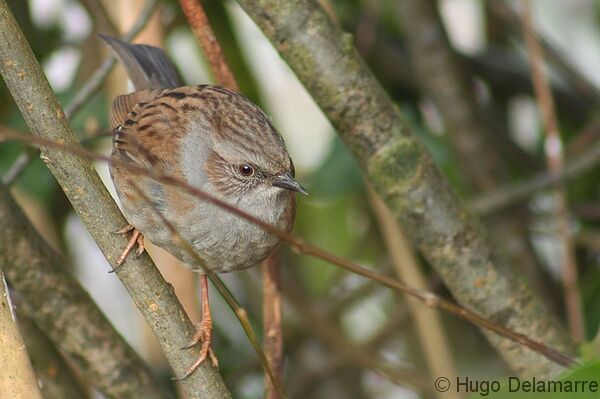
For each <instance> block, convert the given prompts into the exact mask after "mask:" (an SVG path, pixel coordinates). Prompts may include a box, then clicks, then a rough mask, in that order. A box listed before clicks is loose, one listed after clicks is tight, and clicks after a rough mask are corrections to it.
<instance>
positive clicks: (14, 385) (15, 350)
mask: <svg viewBox="0 0 600 399" xmlns="http://www.w3.org/2000/svg"><path fill="white" fill-rule="evenodd" d="M0 364H1V365H2V372H1V373H0V397H1V398H15V399H42V394H41V392H40V388H39V386H38V383H37V378H36V377H35V373H34V372H33V368H32V367H31V361H30V360H29V355H28V354H27V348H26V347H25V345H24V344H23V337H21V333H20V332H19V328H18V327H17V320H16V315H15V313H14V309H13V307H12V304H11V303H10V296H9V294H8V286H7V285H6V280H5V279H4V273H3V272H2V270H1V269H0Z"/></svg>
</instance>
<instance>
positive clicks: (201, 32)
mask: <svg viewBox="0 0 600 399" xmlns="http://www.w3.org/2000/svg"><path fill="white" fill-rule="evenodd" d="M179 2H180V3H181V8H182V9H183V12H184V14H185V17H186V18H187V20H188V22H189V24H190V27H191V28H192V30H193V31H194V34H195V35H196V38H197V39H198V42H199V43H200V46H201V47H202V49H203V50H204V54H205V55H206V59H207V60H208V63H209V65H210V67H211V69H212V71H213V73H214V75H215V79H216V80H217V82H218V83H219V84H220V85H222V86H224V87H227V88H228V89H231V90H235V91H239V89H238V85H237V82H236V81H235V78H234V77H233V73H231V69H230V68H229V65H227V61H225V57H224V56H223V51H222V50H221V46H219V42H218V41H217V38H216V37H215V33H214V32H213V30H212V28H211V27H210V23H209V22H208V18H207V17H206V13H205V12H204V9H203V8H202V5H201V4H200V0H179Z"/></svg>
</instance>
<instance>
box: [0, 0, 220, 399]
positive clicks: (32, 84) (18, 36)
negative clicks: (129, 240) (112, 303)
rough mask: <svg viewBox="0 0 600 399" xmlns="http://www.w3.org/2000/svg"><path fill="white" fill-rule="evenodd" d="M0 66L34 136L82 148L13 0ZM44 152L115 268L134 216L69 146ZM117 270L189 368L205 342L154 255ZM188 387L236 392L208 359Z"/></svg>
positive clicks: (3, 24)
mask: <svg viewBox="0 0 600 399" xmlns="http://www.w3.org/2000/svg"><path fill="white" fill-rule="evenodd" d="M0 73H1V74H2V77H3V78H4V81H5V83H6V86H7V87H8V89H9V91H10V92H11V94H12V96H13V98H14V100H15V102H16V104H17V106H18V107H19V110H20V111H21V114H22V115H23V119H24V120H25V122H26V123H27V126H28V127H29V129H30V131H31V133H32V135H31V136H29V137H30V138H33V137H39V138H42V137H43V138H46V139H50V141H51V140H56V141H58V142H60V143H68V144H69V145H73V146H74V147H79V148H80V149H81V147H80V146H79V143H78V140H77V138H76V137H75V134H74V133H73V130H72V129H71V127H70V126H69V123H68V121H67V118H66V117H65V114H64V112H63V110H62V107H61V106H60V103H59V102H58V100H57V99H56V96H55V95H54V93H53V91H52V88H51V87H50V85H49V84H48V81H47V79H46V77H45V75H44V72H43V71H42V69H41V67H40V65H39V62H38V61H37V60H36V58H35V56H34V54H33V52H32V51H31V46H30V45H29V43H28V42H27V39H26V38H25V36H24V34H23V32H22V31H21V29H20V28H19V25H18V23H17V22H16V20H15V18H14V16H13V15H12V13H11V12H10V8H9V7H8V5H7V4H6V0H0ZM41 158H42V160H43V161H44V162H45V163H46V165H47V166H48V168H49V169H50V171H51V172H52V174H53V175H54V176H55V177H56V180H57V181H58V183H59V184H60V185H61V187H62V189H63V191H64V193H65V195H66V196H67V198H68V199H69V201H70V202H71V204H72V205H73V209H74V210H75V211H76V212H77V214H78V215H79V217H80V219H81V221H82V223H83V224H84V225H85V226H86V228H87V230H88V231H89V232H90V234H91V236H92V237H93V239H94V241H95V242H96V243H97V244H98V247H99V248H100V249H101V251H102V252H103V254H104V255H105V257H106V259H107V260H108V262H109V263H110V264H111V265H112V266H113V267H114V266H115V265H116V259H117V257H118V256H119V254H120V252H121V249H122V248H123V245H124V243H123V240H122V238H121V237H116V236H115V235H114V234H111V231H116V230H119V229H120V228H122V227H123V226H124V225H126V224H127V221H126V220H125V218H124V217H123V215H122V214H121V212H120V211H119V209H118V207H117V206H116V204H115V202H114V201H113V200H112V198H111V196H110V193H109V192H108V190H107V189H106V186H105V185H104V184H103V182H102V180H101V179H100V177H99V175H98V173H97V172H96V171H95V169H94V166H93V164H92V163H91V162H90V161H89V160H87V159H83V158H82V157H79V156H76V155H74V154H69V153H64V152H63V153H60V152H55V151H46V150H42V155H41ZM116 275H117V276H118V277H119V279H120V280H121V282H122V283H123V286H124V287H125V289H126V290H127V291H128V293H129V295H130V296H131V298H132V299H133V301H134V302H135V305H136V307H137V308H138V309H139V311H140V313H141V314H142V315H143V316H144V318H145V320H146V321H147V323H148V325H149V326H150V328H151V329H152V331H153V332H154V334H155V335H156V336H157V338H158V339H157V341H158V342H159V344H160V345H161V348H162V350H163V352H164V354H165V357H166V358H167V360H168V361H169V364H170V365H171V367H172V368H173V370H174V372H175V373H176V374H183V370H185V369H187V368H188V367H189V365H190V364H192V362H193V361H194V360H195V358H196V357H197V356H198V349H197V348H193V349H192V350H181V348H182V347H183V346H185V345H186V344H187V343H188V342H189V340H190V338H191V337H192V336H193V335H194V327H193V325H192V323H191V322H190V320H189V318H188V317H187V315H186V314H185V311H184V310H183V308H182V306H181V303H179V301H178V300H177V297H176V296H175V294H174V292H173V290H172V288H171V287H170V286H169V285H168V284H167V283H166V281H165V280H164V278H163V277H162V275H161V274H160V273H159V272H158V270H157V269H156V267H155V266H154V264H153V263H152V261H151V260H150V258H149V257H148V256H147V255H143V256H141V257H139V258H133V257H129V259H127V261H126V264H125V267H121V268H120V269H119V270H117V273H116ZM182 386H183V389H184V390H185V392H186V394H187V396H188V397H189V398H190V399H192V398H202V399H208V398H210V399H213V398H219V399H222V398H227V397H230V396H231V394H230V393H229V391H228V389H227V387H226V386H225V383H224V381H223V378H222V377H221V375H220V374H219V373H218V372H217V371H216V370H214V369H213V368H211V367H210V366H209V365H203V366H201V367H200V368H199V369H198V370H197V371H196V372H195V373H194V374H193V375H191V376H190V377H189V378H187V379H186V380H185V381H183V382H182Z"/></svg>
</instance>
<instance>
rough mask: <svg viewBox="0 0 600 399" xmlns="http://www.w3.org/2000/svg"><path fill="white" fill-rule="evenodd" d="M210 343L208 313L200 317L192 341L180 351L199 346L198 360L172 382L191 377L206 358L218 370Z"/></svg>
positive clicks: (210, 326)
mask: <svg viewBox="0 0 600 399" xmlns="http://www.w3.org/2000/svg"><path fill="white" fill-rule="evenodd" d="M211 341H212V318H211V317H210V313H209V314H208V315H206V314H204V315H202V320H200V322H199V323H198V324H196V333H195V334H194V337H193V338H192V341H191V342H190V343H189V344H187V345H186V346H184V347H183V348H181V349H189V348H191V347H193V346H196V345H198V344H201V346H200V354H199V355H198V358H197V359H196V361H195V362H194V364H192V365H191V366H190V367H188V369H187V370H186V372H185V374H184V375H183V376H182V377H179V378H174V380H176V381H179V380H183V379H185V378H187V377H189V376H190V375H192V373H193V372H194V371H196V369H197V368H198V367H200V365H201V364H202V363H204V361H205V360H206V359H207V358H209V359H210V363H211V364H212V366H213V367H214V368H219V361H218V360H217V357H216V356H215V353H214V352H213V350H212V348H211Z"/></svg>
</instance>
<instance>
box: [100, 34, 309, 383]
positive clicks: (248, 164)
mask: <svg viewBox="0 0 600 399" xmlns="http://www.w3.org/2000/svg"><path fill="white" fill-rule="evenodd" d="M100 37H101V38H102V39H103V40H104V41H105V42H107V43H108V44H109V45H110V46H111V47H112V48H113V49H114V50H115V52H116V53H117V55H118V57H119V58H120V60H121V61H122V63H123V65H124V66H125V69H126V70H127V74H128V75H129V78H130V79H131V81H132V83H133V85H134V87H135V91H134V92H133V93H130V94H127V95H122V96H119V97H117V98H116V99H115V100H114V103H113V107H112V111H111V115H110V123H111V126H112V128H113V132H114V133H113V151H112V157H113V158H116V159H119V160H120V161H125V162H131V163H132V164H134V165H136V166H138V167H144V168H148V169H153V170H160V171H161V172H162V173H165V174H168V175H170V176H173V177H176V178H178V179H181V180H182V181H184V182H186V183H187V184H189V185H191V186H193V187H196V188H198V189H201V190H203V191H205V192H207V193H209V194H211V195H213V196H215V197H217V198H220V199H222V200H224V201H226V202H228V203H230V204H232V205H234V206H236V207H238V208H240V209H242V210H244V211H246V212H248V213H250V214H252V215H254V216H256V217H258V218H260V219H262V220H264V221H265V222H267V223H270V224H272V225H273V226H275V227H278V228H279V229H281V230H285V231H289V230H290V229H291V228H292V225H293V223H294V216H295V209H296V204H295V195H294V192H295V191H297V192H300V193H303V194H306V191H305V190H304V189H303V188H302V186H300V184H298V182H296V180H294V165H293V163H292V160H291V158H290V156H289V154H288V153H287V151H286V149H285V143H284V141H283V138H282V137H281V135H280V134H279V133H278V132H277V130H275V128H274V127H273V125H272V124H271V122H270V120H269V118H268V117H267V116H266V115H265V114H264V113H263V112H262V111H261V110H260V108H258V107H257V106H256V105H254V104H253V103H252V102H251V101H249V100H248V99H246V98H245V97H243V96H242V95H240V94H238V93H235V92H233V91H231V90H227V89H225V88H222V87H218V86H209V85H199V86H183V85H182V84H181V83H180V81H179V79H178V76H177V73H176V72H175V68H174V67H173V65H172V63H171V62H170V61H169V59H168V57H167V56H166V54H165V53H164V52H163V51H162V50H161V49H159V48H156V47H152V46H147V45H132V44H129V43H125V42H123V41H120V40H118V39H115V38H112V37H109V36H105V35H100ZM110 171H111V176H112V179H113V182H114V185H115V188H116V191H117V194H118V196H119V199H120V201H121V203H122V206H123V211H124V213H125V216H126V217H127V219H128V221H129V222H130V223H131V225H130V226H127V227H126V228H124V229H123V230H121V231H120V232H121V233H126V232H133V234H132V236H131V239H130V240H129V242H128V244H127V246H126V248H125V251H124V252H123V254H122V255H121V256H120V257H119V259H118V261H117V264H118V265H120V264H121V263H122V262H123V261H124V260H125V258H126V256H127V254H128V253H129V251H130V250H131V249H132V248H133V247H134V246H135V245H136V244H138V251H137V252H138V254H139V253H141V252H143V250H144V247H143V237H146V238H148V239H150V241H152V242H153V243H154V244H156V245H158V246H160V247H162V248H164V249H165V250H167V251H168V252H170V253H171V254H173V255H174V256H175V257H177V258H178V259H180V260H181V261H182V262H183V263H184V264H186V265H187V266H189V267H190V268H192V269H194V270H196V271H199V272H200V273H202V270H201V269H200V265H198V264H196V262H195V259H194V258H193V257H192V256H190V254H189V253H188V252H186V250H185V249H184V248H180V247H179V246H178V245H177V244H176V240H175V239H174V237H173V236H172V235H171V233H170V231H169V229H168V228H167V227H166V226H165V225H164V223H162V220H161V219H160V217H159V216H158V215H157V214H156V211H157V210H158V211H159V212H160V213H162V215H164V217H165V218H166V219H167V220H169V221H170V223H171V224H172V225H173V226H174V227H175V228H176V229H177V232H178V233H179V234H180V235H181V237H182V238H183V239H184V240H186V241H187V242H188V243H189V244H190V245H191V247H192V248H193V249H194V250H195V251H196V252H197V253H198V254H199V255H200V257H201V258H202V259H203V261H204V262H205V265H206V266H207V267H208V268H210V269H211V270H213V271H215V272H217V273H223V272H230V271H234V270H241V269H245V268H247V267H250V266H252V265H255V264H256V263H258V262H260V261H261V260H263V259H264V258H266V257H267V256H268V255H269V254H270V253H271V252H273V251H274V250H275V249H276V248H277V246H278V245H279V243H280V241H279V239H278V238H277V237H274V236H272V235H270V234H268V233H267V232H265V231H264V230H262V229H261V228H260V227H258V226H256V225H254V224H252V223H250V222H248V221H247V220H245V219H242V218H240V217H238V216H235V215H233V214H231V213H229V212H227V211H225V210H223V209H221V208H219V207H217V206H215V205H212V204H208V203H206V202H203V201H202V200H200V199H197V198H194V197H193V196H191V195H189V194H187V193H184V192H182V191H181V190H180V189H177V188H175V187H171V186H168V185H165V184H162V183H160V182H157V181H155V180H152V179H150V178H145V177H142V176H132V175H131V173H129V172H127V171H126V170H124V169H122V168H120V167H118V166H113V165H111V168H110ZM140 191H141V192H143V193H144V194H143V195H140ZM148 199H149V200H150V201H151V204H150V203H148V201H147V200H148ZM142 234H143V236H142ZM201 283H202V299H203V302H202V319H201V322H200V323H199V325H198V326H197V332H196V335H195V336H194V340H193V342H192V343H191V344H190V346H192V345H196V344H198V343H200V342H201V343H202V347H201V353H200V356H199V358H198V360H197V361H196V362H195V363H194V364H193V365H192V366H191V367H190V368H189V369H188V371H187V373H186V376H187V375H189V374H191V373H192V372H194V370H195V369H196V368H197V367H198V366H199V365H200V364H201V363H202V362H203V361H204V360H205V359H206V358H207V357H210V358H211V361H212V362H213V365H215V366H216V357H215V356H214V354H213V352H212V349H211V347H210V342H211V335H212V318H211V315H210V308H209V305H208V281H207V277H206V275H204V274H202V278H201ZM188 347H189V346H188Z"/></svg>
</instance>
